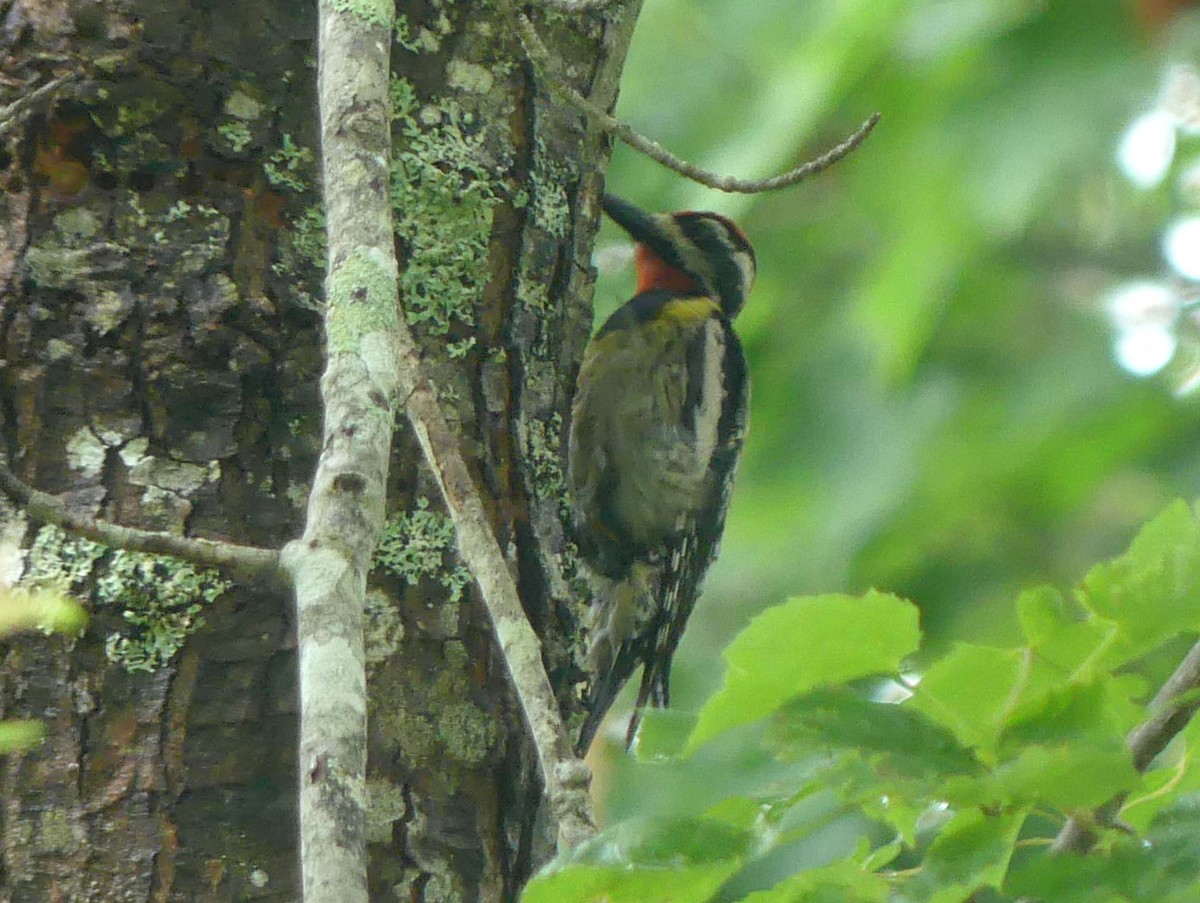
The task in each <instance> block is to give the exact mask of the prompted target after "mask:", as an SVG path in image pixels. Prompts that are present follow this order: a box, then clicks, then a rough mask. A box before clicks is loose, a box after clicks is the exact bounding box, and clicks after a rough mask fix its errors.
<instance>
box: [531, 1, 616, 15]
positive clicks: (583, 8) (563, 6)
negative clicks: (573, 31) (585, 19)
mask: <svg viewBox="0 0 1200 903" xmlns="http://www.w3.org/2000/svg"><path fill="white" fill-rule="evenodd" d="M614 5H616V4H615V2H614V0H542V6H543V7H545V8H547V9H554V10H558V11H559V12H560V13H583V12H588V11H590V10H593V9H604V8H605V7H609V6H614Z"/></svg>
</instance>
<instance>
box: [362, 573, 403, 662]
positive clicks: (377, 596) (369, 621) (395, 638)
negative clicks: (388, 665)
mask: <svg viewBox="0 0 1200 903" xmlns="http://www.w3.org/2000/svg"><path fill="white" fill-rule="evenodd" d="M364 614H365V616H366V617H365V619H364V622H363V647H364V650H365V653H366V659H367V664H368V665H378V664H379V663H381V662H385V661H387V660H388V659H389V658H390V657H391V656H392V655H393V653H395V651H396V650H397V649H398V648H399V647H400V641H401V640H402V639H404V622H403V621H402V620H401V619H400V612H399V609H398V607H397V605H396V603H395V602H394V601H393V600H392V599H391V598H390V597H389V596H388V594H387V593H385V592H383V591H381V590H378V589H373V590H369V591H368V592H367V599H366V605H365V610H364Z"/></svg>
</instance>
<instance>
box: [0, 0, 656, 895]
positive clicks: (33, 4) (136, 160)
mask: <svg viewBox="0 0 1200 903" xmlns="http://www.w3.org/2000/svg"><path fill="white" fill-rule="evenodd" d="M635 6H636V4H627V5H626V6H625V7H624V8H623V10H622V13H621V16H620V17H613V16H611V15H609V16H606V15H605V14H602V13H599V12H589V13H586V14H580V15H571V16H560V15H553V14H552V15H550V16H549V17H547V18H540V17H539V18H537V19H535V25H536V26H537V27H538V28H539V31H540V33H541V34H542V36H543V38H544V39H545V41H546V43H547V46H548V48H549V49H550V51H551V52H552V53H553V54H555V55H557V56H558V57H559V58H560V59H561V61H562V69H563V71H564V72H565V73H567V77H568V78H570V80H571V82H572V84H574V85H575V86H576V87H578V88H579V89H580V90H582V91H583V92H584V93H585V94H589V95H591V96H593V97H594V98H595V99H596V100H597V101H598V102H599V103H600V104H601V105H607V104H608V103H610V102H611V100H612V98H613V96H614V93H615V87H616V77H617V73H618V71H619V67H620V62H621V58H622V56H623V53H624V49H625V46H626V44H627V41H628V37H629V31H630V29H631V27H632V23H633V19H634V17H635V16H636V8H635ZM398 12H400V13H402V14H403V16H404V19H403V20H402V21H400V22H398V26H399V27H398V29H397V31H398V34H399V38H400V40H401V46H400V47H397V48H394V50H395V52H394V54H393V68H394V71H395V75H396V78H395V80H394V83H393V91H394V100H395V101H396V102H397V104H398V108H399V111H400V113H401V115H400V116H399V117H398V118H397V120H396V122H395V123H394V128H395V133H394V135H395V146H396V153H397V164H396V168H397V172H396V173H395V175H396V176H397V177H398V178H397V179H396V181H395V183H394V190H393V200H394V202H395V205H396V214H397V220H398V238H397V250H398V253H399V256H400V260H401V266H402V272H401V277H400V278H401V288H402V291H404V292H405V293H406V296H411V297H413V298H414V299H416V302H415V303H414V304H413V305H411V306H410V308H409V310H408V315H409V319H410V321H411V322H412V323H413V325H414V328H415V329H416V331H417V333H418V338H419V340H420V342H421V345H422V348H423V351H424V353H425V357H426V364H427V366H428V368H429V370H430V372H431V373H432V375H433V378H434V380H435V382H436V383H437V384H438V386H439V389H440V394H441V396H442V400H443V403H444V404H446V405H447V407H448V409H449V413H450V414H451V416H452V417H453V418H455V419H457V421H458V422H459V424H460V425H461V427H462V429H463V430H464V432H465V434H466V435H467V436H469V437H470V444H469V446H468V447H466V448H464V449H463V451H464V453H465V454H466V457H467V460H468V461H469V462H471V465H472V468H473V470H474V476H475V479H476V481H477V483H478V484H479V485H480V486H481V487H482V488H483V489H484V492H485V498H486V499H487V501H488V503H489V506H490V507H489V510H488V512H487V513H488V515H489V518H490V519H491V522H492V526H493V529H494V530H495V531H496V533H497V536H498V537H499V538H500V540H501V545H502V548H504V549H505V551H506V554H507V555H508V556H509V558H510V561H511V563H512V566H513V570H514V571H515V572H516V573H517V574H518V576H519V584H520V590H521V596H522V602H523V604H524V605H525V607H526V610H527V611H528V613H529V615H530V617H531V619H532V620H533V622H534V625H535V627H536V628H537V630H538V632H539V635H540V636H541V638H542V641H543V649H544V656H545V659H546V662H547V665H548V667H549V670H550V673H551V677H552V680H553V682H554V685H555V689H556V692H557V693H558V696H559V700H560V702H561V704H562V706H563V710H564V712H566V713H568V714H569V713H572V712H574V710H575V708H576V707H577V704H578V703H577V693H576V686H575V682H576V681H577V680H578V679H579V677H580V675H579V672H578V650H577V648H576V645H575V643H576V637H575V634H576V625H577V619H578V616H579V614H580V603H579V602H578V601H577V599H576V593H575V592H574V591H573V590H572V587H571V580H572V579H573V576H574V575H573V571H572V567H573V565H572V563H571V561H570V560H569V559H568V558H567V557H566V556H564V548H563V547H564V540H563V532H562V530H563V527H562V524H563V520H562V513H563V512H562V505H563V495H562V487H561V482H560V479H561V477H560V466H561V454H560V450H559V445H558V440H559V433H560V431H561V425H562V422H563V420H562V418H563V417H564V415H565V413H566V410H567V403H568V399H569V395H570V385H571V380H572V378H573V375H574V372H573V368H574V364H575V362H576V361H577V359H578V356H579V353H580V352H581V350H582V346H583V343H584V341H585V340H586V336H587V334H588V326H589V322H590V319H589V315H588V301H589V295H590V280H591V271H590V268H589V266H588V254H589V250H590V246H591V241H592V234H593V230H594V227H595V221H594V209H595V201H596V197H597V195H598V191H599V185H600V175H599V172H600V169H601V168H602V165H603V161H604V159H605V157H606V154H607V147H606V141H605V139H604V138H603V137H602V136H601V135H600V134H599V133H598V132H597V131H596V130H594V129H591V128H589V127H587V125H586V124H585V123H584V122H583V121H582V120H581V119H580V117H579V116H578V114H576V113H574V112H572V111H571V110H568V109H563V108H562V107H560V106H559V105H557V104H556V103H555V102H554V101H552V100H551V99H550V98H549V97H548V96H547V95H546V94H545V93H544V92H543V91H541V90H539V89H538V88H537V87H536V84H535V80H534V78H533V74H532V72H531V70H530V67H529V66H528V64H527V63H526V62H525V61H524V59H523V58H522V56H521V51H520V48H519V43H518V41H517V39H516V36H515V32H514V31H513V29H512V28H511V24H510V23H509V22H507V21H506V20H505V18H504V16H503V15H502V13H501V12H500V11H498V10H497V9H495V8H493V7H492V6H490V5H489V4H476V3H457V4H455V3H448V2H447V3H438V2H411V3H410V2H406V3H403V4H401V5H400V6H399V7H398ZM314 41H315V6H313V5H310V4H296V3H292V2H283V0H274V2H262V3H254V4H246V3H233V2H228V0H212V2H208V3H203V4H196V3H184V2H182V0H166V2H164V0H154V2H150V0H128V2H117V0H112V2H107V3H100V4H97V3H92V2H82V0H81V2H74V0H56V2H46V0H10V2H7V3H0V107H4V106H5V105H6V104H9V103H11V102H12V101H14V100H15V99H16V98H17V97H18V96H20V94H21V93H22V92H23V91H25V90H27V89H28V88H29V87H36V86H37V85H39V84H42V83H44V82H46V81H48V80H49V79H50V78H52V77H54V76H55V75H60V74H64V73H67V72H77V73H78V74H79V77H78V78H77V79H75V80H74V81H72V82H70V83H69V84H67V85H65V86H64V87H62V88H60V89H59V90H58V92H57V94H55V95H54V96H53V97H52V98H50V99H48V100H47V101H46V102H44V103H41V104H40V105H35V106H34V107H33V109H32V111H31V112H30V113H29V114H28V115H24V114H23V115H22V116H21V117H19V118H18V119H17V120H16V121H15V123H14V124H12V125H10V126H8V127H7V128H6V131H5V133H4V135H3V137H0V189H2V190H0V304H2V317H0V349H2V350H0V355H2V357H3V361H4V367H3V368H2V369H0V412H2V413H3V429H4V443H5V450H6V451H7V453H8V455H9V459H10V461H11V462H12V463H13V465H14V469H15V470H16V471H17V473H18V474H19V475H20V476H21V477H22V478H23V479H24V480H25V481H26V482H28V483H30V484H32V485H34V486H36V487H38V488H40V489H43V490H46V491H48V492H51V493H55V494H60V495H61V497H62V498H63V499H64V501H65V502H66V503H67V504H68V505H69V506H70V507H71V508H72V509H73V510H77V511H81V512H85V513H92V514H97V515H101V516H103V517H105V518H106V519H109V520H112V521H114V522H117V523H121V524H125V525H128V526H136V527H142V528H148V529H164V530H169V531H173V532H177V533H181V534H187V535H194V536H201V537H209V538H215V539H231V540H234V541H237V542H240V543H246V544H252V545H256V546H261V547H279V546H281V545H282V544H283V543H284V542H286V541H287V540H289V539H291V538H293V537H294V536H296V535H298V533H299V532H300V529H301V525H302V523H303V513H304V504H305V501H306V499H307V495H308V489H309V481H310V479H311V477H312V473H313V468H314V465H315V460H316V453H317V451H318V450H319V442H320V438H319V437H320V435H321V424H320V412H319V406H318V399H317V380H318V377H319V374H320V371H321V367H322V336H321V334H320V329H319V322H320V318H319V316H318V315H317V314H316V313H315V312H314V310H313V309H312V306H313V305H314V304H315V303H316V300H315V299H319V298H320V296H321V279H322V270H321V266H320V260H321V259H322V258H323V253H324V249H323V246H322V244H321V233H320V229H319V228H318V226H319V219H318V217H317V215H316V209H317V208H316V206H315V205H316V203H317V198H318V192H317V190H316V186H315V180H316V178H317V173H316V166H315V157H313V156H311V155H310V154H309V153H308V152H312V151H315V150H316V145H317V136H316V132H315V125H316V120H315V114H314V109H315V95H314V90H313V84H314V71H313V64H314V62H315V59H314V57H313V54H314V47H315V44H314ZM419 461H420V454H419V451H418V449H417V443H416V439H415V437H414V436H412V435H411V431H410V430H408V429H406V428H400V429H399V430H398V432H397V434H396V436H395V437H394V442H393V446H392V462H391V465H392V466H391V470H390V473H391V477H390V480H389V486H388V496H389V499H390V501H389V506H390V508H389V510H390V511H391V512H392V513H391V515H390V516H389V518H388V522H387V527H386V528H385V531H384V537H383V543H382V546H381V548H380V550H379V552H378V553H377V555H376V557H375V559H374V562H373V570H372V573H371V588H370V590H369V592H368V606H367V612H366V617H365V623H366V647H365V656H366V660H367V664H368V679H369V683H368V691H369V700H368V708H369V711H368V716H369V721H368V747H369V762H368V775H367V788H368V795H369V798H370V810H369V818H368V824H367V842H368V854H369V857H370V860H371V874H370V895H371V897H372V899H404V900H408V899H430V900H432V899H503V898H505V897H511V896H512V895H513V894H514V893H515V891H516V889H517V888H518V887H519V886H520V884H521V883H522V882H523V881H524V879H525V878H526V877H527V876H528V874H529V873H530V870H531V869H532V868H533V867H535V866H536V864H537V863H538V862H539V861H540V860H541V859H542V858H543V857H544V856H545V854H546V852H547V850H548V849H549V845H550V843H552V838H551V837H549V836H548V835H547V833H546V825H545V822H544V819H542V817H541V816H542V815H543V813H541V812H540V803H541V793H540V784H539V781H538V779H537V774H536V768H535V766H534V761H533V758H532V755H531V751H530V748H529V746H528V744H527V742H526V740H525V737H524V733H523V726H522V721H521V719H520V717H519V715H518V713H517V711H516V709H515V706H514V705H513V702H512V699H511V694H510V691H509V689H508V684H507V681H506V679H505V676H504V667H503V664H502V662H501V661H500V659H499V657H498V654H497V650H496V647H495V643H494V641H493V639H492V635H491V630H490V627H489V625H488V624H487V622H486V620H485V619H484V616H483V614H482V611H481V608H480V606H479V604H478V600H477V599H476V598H475V595H474V588H473V586H472V585H471V584H470V582H469V581H468V580H466V579H465V575H464V573H463V571H462V567H461V564H460V563H459V562H458V561H457V559H456V557H455V555H454V552H453V538H452V537H453V532H452V530H450V529H449V523H448V521H447V519H446V517H445V516H444V515H443V514H442V513H441V508H440V505H439V503H438V494H437V489H436V486H435V485H434V482H433V480H432V478H431V477H430V476H429V474H428V472H427V471H425V470H424V469H423V468H422V467H421V466H420V465H419ZM0 533H2V535H3V540H2V541H0V544H2V545H3V546H4V549H2V550H0V562H3V565H2V566H3V568H4V571H3V578H5V579H8V578H11V577H12V576H13V574H14V573H15V571H16V570H17V569H18V567H21V568H22V569H23V570H24V571H25V572H26V578H27V579H29V578H35V579H37V580H41V581H45V582H57V583H59V584H60V585H61V584H64V583H65V584H69V585H70V587H71V588H72V589H73V590H74V591H75V592H76V594H78V595H80V596H81V597H83V598H85V599H86V600H87V601H88V604H89V607H90V608H91V611H92V621H91V623H90V625H89V627H88V630H87V632H86V633H85V634H84V635H83V636H82V637H78V638H73V639H65V640H64V639H61V638H57V639H56V638H46V639H40V638H39V639H28V638H26V639H22V640H21V641H20V642H18V643H12V644H9V645H8V646H7V647H5V648H4V649H3V663H2V665H0V707H2V709H3V711H2V712H0V715H3V716H6V717H17V716H21V717H38V718H42V719H44V720H45V721H46V722H47V726H48V728H49V739H48V741H47V742H46V744H44V745H43V746H42V747H39V748H38V749H36V750H33V751H30V752H29V753H27V754H25V755H23V756H18V757H11V758H9V759H8V760H6V761H5V762H4V763H3V765H2V766H0V768H2V773H0V780H2V781H3V790H2V796H3V800H4V804H3V808H2V810H0V856H2V860H0V861H2V866H0V868H2V872H0V893H3V894H4V895H6V896H7V897H8V898H9V899H12V900H36V901H42V900H54V899H64V900H116V899H128V900H142V899H146V900H174V899H213V900H228V899H237V898H243V897H244V898H252V899H280V900H291V899H295V898H296V897H297V895H298V890H299V883H298V871H297V848H296V808H295V806H296V803H295V787H296V783H297V774H296V759H295V731H296V720H295V719H296V698H295V678H294V675H295V655H294V649H293V646H294V638H293V637H294V632H293V620H292V613H291V600H290V599H289V598H288V596H287V595H286V594H284V593H282V592H280V591H279V590H278V589H276V588H270V587H264V586H255V585H249V584H247V583H245V582H237V583H228V585H227V583H226V581H224V580H223V579H222V578H220V577H218V576H217V575H215V574H208V573H205V572H203V571H200V570H198V569H192V568H184V567H182V566H180V565H178V564H175V563H170V562H163V561H157V562H149V563H147V562H144V561H143V560H141V559H134V558H130V557H129V556H122V555H118V554H116V553H113V552H112V551H109V550H105V549H103V548H95V547H90V546H87V545H86V544H83V543H79V542H76V541H73V540H69V539H66V538H64V537H63V535H62V534H61V533H58V532H56V531H53V530H48V529H45V528H42V527H41V526H40V525H39V524H37V523H34V522H31V521H27V520H26V519H24V517H23V516H22V514H21V513H20V512H18V511H15V510H7V511H5V514H4V523H3V530H2V531H0ZM16 543H20V544H22V545H23V546H25V547H26V548H28V549H30V550H31V551H30V554H29V555H28V556H27V558H26V559H25V561H24V562H23V563H22V561H21V560H20V559H18V558H17V557H16V556H14V555H13V554H12V552H11V549H12V546H13V545H14V544H16ZM206 599H211V601H206ZM197 606H198V608H197ZM125 612H130V613H131V614H130V615H128V616H127V615H126V614H125ZM201 619H202V620H203V623H200V621H201ZM129 669H134V670H129Z"/></svg>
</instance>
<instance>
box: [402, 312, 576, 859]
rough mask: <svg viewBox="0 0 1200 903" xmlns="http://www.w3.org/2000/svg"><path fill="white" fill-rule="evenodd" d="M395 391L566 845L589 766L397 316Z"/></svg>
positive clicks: (451, 433)
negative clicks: (453, 534) (575, 746)
mask: <svg viewBox="0 0 1200 903" xmlns="http://www.w3.org/2000/svg"><path fill="white" fill-rule="evenodd" d="M401 333H402V339H401V348H400V358H399V368H400V384H401V396H402V397H403V398H405V399H406V402H405V410H406V413H407V414H408V420H409V422H410V423H411V424H412V427H413V430H414V431H415V432H416V434H417V438H418V439H419V441H420V443H421V448H422V450H423V451H424V453H425V460H426V461H427V462H428V463H429V467H430V469H431V470H432V471H433V473H434V476H436V477H437V481H438V485H439V486H440V487H441V490H442V497H443V498H444V499H445V501H446V508H447V510H448V511H449V512H450V517H451V519H452V520H453V521H454V527H455V529H456V531H457V533H458V553H459V555H460V556H461V557H462V559H463V561H464V562H465V563H466V565H467V567H468V568H469V569H470V571H471V574H472V575H473V576H474V577H475V581H476V582H477V583H478V585H479V593H480V595H481V596H482V597H483V601H484V604H485V605H486V606H487V610H488V615H489V617H490V618H491V621H492V626H493V629H494V630H495V632H496V638H497V640H498V642H499V645H500V650H501V652H502V654H503V656H504V663H505V665H506V666H507V668H508V673H509V677H510V678H511V679H512V683H513V687H514V689H515V690H516V692H517V699H518V701H519V703H520V706H521V711H522V712H523V713H524V715H525V721H526V723H527V725H528V726H529V732H530V736H531V738H532V740H533V745H534V749H535V750H536V752H537V758H538V766H539V768H540V771H541V774H542V782H543V787H544V788H545V792H546V798H547V800H548V801H549V803H550V809H551V812H553V814H554V816H555V818H556V819H557V822H558V843H557V845H558V850H559V852H560V853H562V852H566V851H567V850H570V849H572V848H574V847H575V846H577V845H578V844H579V843H580V842H582V841H583V840H586V839H587V838H588V837H590V836H591V835H592V834H594V833H595V825H594V822H593V819H592V814H591V801H590V799H589V797H588V793H587V783H588V770H587V766H586V765H584V764H583V762H581V761H580V760H579V759H577V758H576V757H575V755H574V754H573V752H572V751H571V750H572V745H571V743H570V741H569V740H568V738H567V731H566V727H565V726H564V724H563V721H562V716H561V715H560V713H559V708H558V700H557V699H556V698H555V696H554V690H553V689H552V687H551V686H550V679H549V677H548V676H547V674H546V669H545V666H544V665H543V663H542V654H541V643H540V641H539V640H538V636H537V634H536V633H535V632H534V630H533V627H532V625H531V624H530V623H529V619H528V617H526V615H525V609H524V608H522V607H521V599H520V596H519V595H518V594H517V586H516V583H514V581H513V578H512V574H511V573H509V569H508V564H507V562H506V561H505V560H504V553H503V552H501V550H500V545H499V543H497V542H496V536H495V534H494V533H493V532H492V528H491V526H490V524H489V523H488V520H487V516H486V514H485V513H484V510H483V503H482V501H481V500H480V497H479V490H478V489H477V488H476V485H475V482H474V480H473V479H472V478H471V474H470V471H468V469H467V465H466V462H465V461H464V460H463V457H462V455H461V453H460V452H459V448H461V447H462V446H463V441H462V436H461V435H459V432H458V430H457V429H455V428H454V427H452V426H451V425H450V423H449V422H448V421H447V420H446V417H445V415H444V414H443V413H442V409H441V406H440V404H439V402H438V398H437V391H436V390H435V389H434V387H433V384H432V383H431V382H430V381H429V380H428V379H427V378H426V377H425V376H424V375H423V373H422V371H423V369H424V368H423V367H422V365H421V359H420V352H419V351H418V350H417V346H416V344H415V343H414V342H413V338H412V335H411V333H409V331H408V329H407V326H405V325H404V323H403V321H401Z"/></svg>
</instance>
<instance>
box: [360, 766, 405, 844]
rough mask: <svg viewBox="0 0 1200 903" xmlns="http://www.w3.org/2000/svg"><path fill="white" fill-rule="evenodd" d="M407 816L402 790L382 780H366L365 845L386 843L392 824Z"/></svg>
mask: <svg viewBox="0 0 1200 903" xmlns="http://www.w3.org/2000/svg"><path fill="white" fill-rule="evenodd" d="M407 814H408V805H407V803H405V801H404V788H402V787H400V786H398V785H396V784H393V783H392V782H391V781H386V780H384V779H382V778H367V843H387V842H388V841H389V840H391V839H392V824H393V823H394V822H397V821H399V820H400V819H402V818H404V816H405V815H407Z"/></svg>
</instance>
